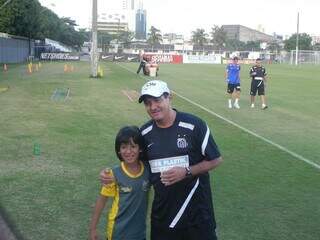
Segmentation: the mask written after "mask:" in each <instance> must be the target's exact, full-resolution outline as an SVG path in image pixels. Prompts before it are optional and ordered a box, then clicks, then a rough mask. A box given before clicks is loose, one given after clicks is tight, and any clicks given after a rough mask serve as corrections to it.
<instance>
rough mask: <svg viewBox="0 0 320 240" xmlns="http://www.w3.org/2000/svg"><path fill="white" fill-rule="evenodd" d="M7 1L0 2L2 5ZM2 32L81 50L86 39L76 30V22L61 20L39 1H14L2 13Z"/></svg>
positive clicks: (0, 16) (0, 22) (0, 30)
mask: <svg viewBox="0 0 320 240" xmlns="http://www.w3.org/2000/svg"><path fill="white" fill-rule="evenodd" d="M4 2H5V0H0V5H2V4H3V3H4ZM0 19H1V21H0V32H5V33H9V34H12V35H18V36H24V37H27V38H29V39H31V38H33V39H44V38H50V39H53V40H56V41H59V42H62V43H64V44H66V45H69V46H72V47H76V48H79V47H80V46H81V45H82V44H83V41H84V39H85V35H84V34H83V32H79V31H76V30H75V27H76V26H77V24H76V22H75V21H74V20H72V19H70V18H61V19H60V18H59V17H58V16H57V15H56V14H55V13H53V12H52V11H51V10H50V9H48V8H46V7H42V6H41V5H40V3H39V1H38V0H19V1H18V0H12V1H11V2H10V3H8V4H7V5H6V6H5V7H4V8H3V9H1V11H0Z"/></svg>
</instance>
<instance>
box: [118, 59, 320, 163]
mask: <svg viewBox="0 0 320 240" xmlns="http://www.w3.org/2000/svg"><path fill="white" fill-rule="evenodd" d="M118 65H119V66H120V67H121V68H124V69H126V70H127V71H129V72H132V73H134V74H137V73H136V72H134V71H132V70H130V69H128V68H126V67H124V66H122V65H120V64H118ZM139 76H140V75H139ZM140 77H142V78H143V79H145V80H149V79H148V78H147V77H144V76H140ZM171 92H173V93H174V94H176V95H177V96H178V97H180V98H182V99H183V100H185V101H187V102H189V103H191V104H193V105H195V106H197V107H199V108H201V109H202V110H204V111H206V112H208V113H210V114H211V115H213V116H215V117H217V118H220V119H221V120H223V121H225V122H227V123H229V124H231V125H233V126H235V127H237V128H239V129H241V130H242V131H244V132H246V133H249V134H251V135H253V136H255V137H257V138H259V139H261V140H263V141H265V142H267V143H269V144H271V145H272V146H274V147H276V148H278V149H280V150H282V151H284V152H286V153H288V154H290V155H291V156H293V157H295V158H297V159H299V160H301V161H304V162H305V163H308V164H309V165H311V166H313V167H315V168H317V169H320V165H319V164H317V163H315V162H313V161H311V160H309V159H307V158H305V157H303V156H301V155H300V154H297V153H295V152H293V151H291V150H289V149H287V148H286V147H283V146H281V145H280V144H278V143H275V142H273V141H271V140H269V139H267V138H265V137H263V136H261V135H259V134H257V133H255V132H253V131H251V130H249V129H247V128H245V127H242V126H240V125H239V124H237V123H235V122H233V121H231V120H229V119H227V118H225V117H223V116H221V115H220V114H218V113H215V112H214V111H212V110H210V109H208V108H206V107H204V106H202V105H200V104H199V103H196V102H194V101H192V100H190V99H189V98H187V97H184V96H183V95H181V94H179V93H177V92H176V91H173V90H172V91H171Z"/></svg>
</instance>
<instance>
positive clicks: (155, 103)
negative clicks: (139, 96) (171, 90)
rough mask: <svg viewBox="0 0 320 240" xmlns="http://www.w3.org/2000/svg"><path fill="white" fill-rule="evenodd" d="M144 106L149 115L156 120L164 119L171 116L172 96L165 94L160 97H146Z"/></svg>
mask: <svg viewBox="0 0 320 240" xmlns="http://www.w3.org/2000/svg"><path fill="white" fill-rule="evenodd" d="M143 102H144V106H145V108H146V110H147V113H148V114H149V116H150V117H151V118H152V119H153V120H154V121H156V122H158V121H163V120H165V119H167V118H168V117H169V114H170V109H171V106H170V98H169V96H167V97H165V96H164V95H162V96H160V97H157V98H156V97H151V96H150V97H148V96H147V97H145V99H144V101H143Z"/></svg>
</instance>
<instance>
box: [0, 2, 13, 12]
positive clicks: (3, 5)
mask: <svg viewBox="0 0 320 240" xmlns="http://www.w3.org/2000/svg"><path fill="white" fill-rule="evenodd" d="M11 1H12V0H7V1H6V2H5V3H4V4H2V6H1V7H0V10H1V9H2V8H4V7H5V6H6V5H7V4H8V3H10V2H11Z"/></svg>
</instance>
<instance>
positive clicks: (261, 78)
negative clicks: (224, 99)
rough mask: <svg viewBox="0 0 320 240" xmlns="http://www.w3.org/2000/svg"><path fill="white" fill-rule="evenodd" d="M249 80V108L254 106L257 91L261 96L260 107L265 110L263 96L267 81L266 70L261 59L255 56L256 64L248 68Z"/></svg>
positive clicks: (264, 98)
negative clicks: (250, 79)
mask: <svg viewBox="0 0 320 240" xmlns="http://www.w3.org/2000/svg"><path fill="white" fill-rule="evenodd" d="M250 77H251V78H252V81H251V90H250V96H251V108H254V104H255V97H256V94H257V92H258V95H259V96H260V98H261V109H263V110H265V109H267V108H268V106H267V103H266V97H265V86H266V82H267V71H266V69H265V68H264V67H263V66H262V61H261V59H260V58H257V60H256V64H255V65H254V66H253V67H252V68H251V69H250Z"/></svg>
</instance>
